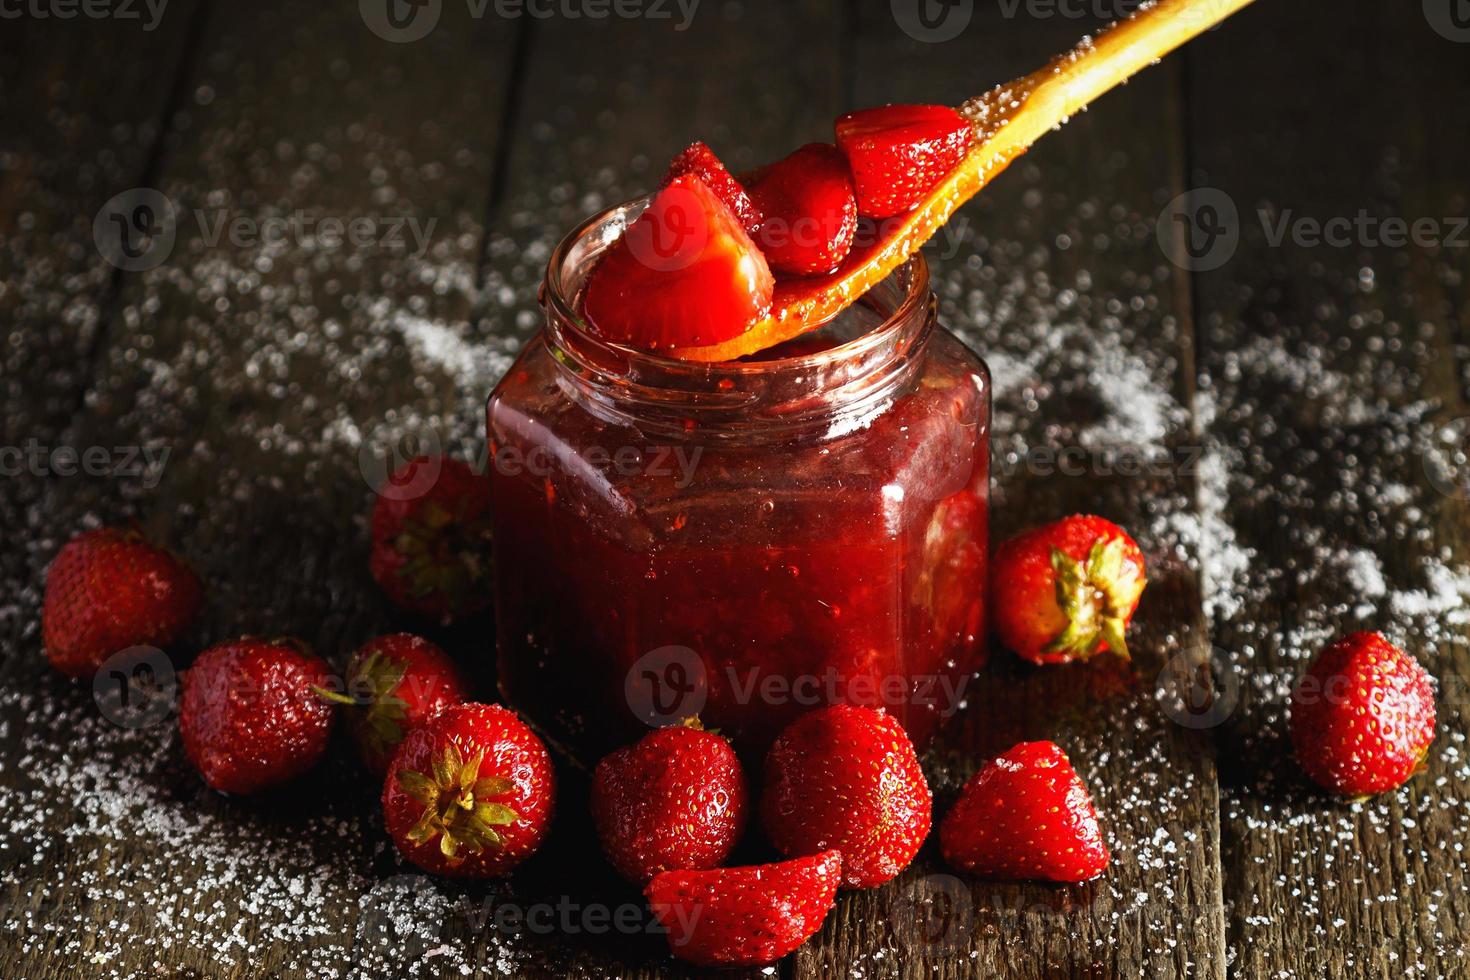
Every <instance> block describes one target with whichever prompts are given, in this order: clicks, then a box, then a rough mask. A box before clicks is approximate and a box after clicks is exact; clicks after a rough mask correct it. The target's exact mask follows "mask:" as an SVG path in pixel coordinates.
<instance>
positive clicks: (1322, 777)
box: [1290, 633, 1435, 797]
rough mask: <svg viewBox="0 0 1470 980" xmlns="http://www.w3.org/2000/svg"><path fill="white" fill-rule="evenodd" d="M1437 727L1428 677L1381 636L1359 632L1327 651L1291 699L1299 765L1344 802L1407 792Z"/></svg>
mask: <svg viewBox="0 0 1470 980" xmlns="http://www.w3.org/2000/svg"><path fill="white" fill-rule="evenodd" d="M1434 725H1435V712H1434V689H1433V687H1432V686H1431V683H1430V678H1429V674H1428V673H1427V672H1426V671H1425V670H1424V667H1423V666H1422V665H1421V664H1420V663H1419V661H1417V660H1415V659H1414V658H1413V657H1411V656H1409V655H1408V654H1407V653H1405V652H1404V651H1402V650H1400V649H1399V648H1398V647H1396V646H1394V645H1393V644H1392V643H1389V642H1388V641H1387V640H1385V639H1384V638H1383V637H1382V636H1380V635H1379V634H1377V633H1353V634H1351V635H1349V636H1345V637H1343V638H1342V639H1340V640H1338V641H1337V642H1336V643H1333V644H1332V645H1331V646H1329V647H1327V648H1326V649H1325V650H1323V651H1322V652H1321V653H1320V654H1318V655H1317V658H1316V659H1315V660H1314V661H1313V662H1312V665H1311V666H1310V667H1309V668H1307V672H1306V673H1305V674H1303V675H1302V677H1301V678H1300V679H1299V680H1298V681H1297V683H1296V686H1295V687H1294V688H1293V689H1292V692H1291V725H1290V728H1291V741H1292V745H1293V746H1294V747H1295V749H1296V757H1297V761H1298V762H1299V763H1301V767H1302V769H1304V770H1305V771H1306V773H1307V775H1308V776H1310V777H1311V778H1312V779H1313V780H1314V781H1315V782H1317V783H1318V784H1319V785H1321V786H1323V787H1325V788H1326V789H1329V790H1331V791H1332V792H1334V793H1337V794H1339V795H1342V796H1347V797H1366V796H1371V795H1373V794H1374V793H1382V792H1385V791H1387V790H1391V789H1397V788H1398V787H1400V786H1402V785H1403V784H1404V783H1405V782H1407V781H1408V779H1409V777H1410V776H1413V775H1414V774H1415V773H1417V772H1419V771H1420V770H1421V769H1423V768H1424V757H1425V755H1427V754H1428V752H1429V745H1430V743H1431V742H1433V741H1434Z"/></svg>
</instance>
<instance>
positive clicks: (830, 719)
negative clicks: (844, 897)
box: [761, 704, 932, 888]
mask: <svg viewBox="0 0 1470 980" xmlns="http://www.w3.org/2000/svg"><path fill="white" fill-rule="evenodd" d="M931 804H932V800H931V798H930V795H929V784H928V783H927V782H925V781H924V773H923V772H922V771H921V770H920V769H919V760H918V757H917V756H916V755H915V754H914V746H913V743H912V742H910V741H909V737H908V735H907V734H905V732H904V730H903V728H902V727H901V726H900V725H899V723H898V722H897V721H895V720H894V719H893V717H892V716H891V715H889V714H888V713H887V712H885V711H884V710H883V709H882V708H860V707H854V706H852V705H845V704H838V705H832V706H830V707H826V708H819V709H817V710H816V711H811V712H808V713H807V714H805V715H802V716H801V717H800V718H798V719H796V721H794V722H792V723H791V724H790V725H788V726H787V727H786V730H785V731H783V732H782V733H781V735H780V737H779V738H777V739H776V741H775V743H774V744H773V745H772V746H771V749H770V751H769V752H768V753H767V755H766V778H765V792H764V793H763V794H762V796H761V821H762V823H763V824H764V826H765V829H766V836H768V837H769V838H770V839H771V843H773V844H775V845H776V848H777V850H779V851H781V853H783V854H786V855H788V856H795V855H799V854H816V853H817V852H819V851H824V850H826V849H828V848H836V849H837V850H839V851H841V852H842V874H843V878H842V883H843V885H844V886H846V887H849V888H871V887H872V886H874V885H881V884H882V883H883V882H885V881H888V880H889V879H890V878H893V877H894V876H895V875H897V874H898V873H899V872H900V871H902V870H903V869H904V868H906V867H907V866H908V864H909V862H910V861H912V860H913V859H914V855H915V854H917V853H918V851H919V847H920V845H922V844H923V843H924V837H925V836H926V835H927V834H928V833H929V819H930V809H931Z"/></svg>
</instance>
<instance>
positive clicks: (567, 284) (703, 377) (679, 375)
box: [541, 198, 934, 428]
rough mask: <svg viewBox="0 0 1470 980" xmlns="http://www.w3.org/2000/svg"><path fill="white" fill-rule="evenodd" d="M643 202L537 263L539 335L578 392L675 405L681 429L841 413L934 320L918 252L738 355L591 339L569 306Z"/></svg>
mask: <svg viewBox="0 0 1470 980" xmlns="http://www.w3.org/2000/svg"><path fill="white" fill-rule="evenodd" d="M647 203H648V201H647V198H644V199H642V200H639V201H634V202H630V203H628V204H623V205H619V206H617V207H613V208H609V209H608V210H606V211H603V212H601V213H600V214H596V215H593V216H592V217H591V218H589V219H587V220H586V221H584V222H583V223H582V224H581V225H579V226H578V227H576V228H575V229H573V230H572V231H571V232H570V233H569V234H568V235H567V236H566V237H565V238H564V239H563V240H562V241H561V243H560V244H559V245H558V246H557V247H556V249H555V251H553V253H552V255H551V260H550V262H549V263H548V265H547V270H546V281H545V283H544V284H543V285H542V292H541V302H542V306H543V308H544V310H545V312H546V323H547V342H548V344H549V345H550V347H551V349H552V352H553V353H554V354H555V355H556V357H557V360H558V362H559V363H560V364H561V365H562V366H563V368H564V369H565V370H566V371H567V372H568V374H569V376H570V377H571V378H572V379H574V381H575V383H576V386H577V388H578V389H579V390H581V391H582V392H583V393H585V394H588V395H590V396H594V397H596V398H598V400H615V401H617V402H620V403H623V406H624V407H625V408H630V409H636V408H639V407H641V408H642V409H645V410H646V409H649V408H651V407H653V406H662V407H663V408H666V409H670V410H675V409H676V406H677V409H676V410H677V411H680V412H683V413H685V418H684V421H683V423H682V424H683V425H684V426H685V427H686V428H687V427H688V425H689V424H690V422H691V421H692V422H694V423H695V424H698V423H700V422H717V421H725V422H731V421H735V420H736V419H739V420H741V421H746V422H755V421H759V420H761V419H768V420H769V419H778V418H779V419H786V420H791V419H795V418H800V417H805V416H807V415H810V414H813V413H822V412H826V413H828V414H831V413H834V412H837V413H844V414H845V413H846V410H847V409H849V408H853V409H859V408H862V407H864V406H868V407H871V404H872V403H873V402H874V401H875V400H876V399H878V398H879V397H880V396H882V395H883V394H884V393H885V392H888V391H889V390H890V389H892V388H893V387H894V386H895V385H898V384H900V383H901V382H902V380H903V379H904V378H905V377H906V376H907V375H909V374H911V373H912V370H911V368H912V365H913V364H914V363H915V361H916V360H917V354H918V353H919V351H920V350H921V349H922V347H923V344H924V343H925V341H926V340H927V337H928V333H929V330H930V328H931V326H932V324H933V320H934V297H933V294H932V293H931V292H930V289H929V270H928V265H927V264H926V263H925V261H924V258H923V256H922V255H918V254H916V255H914V256H913V258H911V259H910V260H909V261H908V262H906V263H904V265H903V266H901V267H900V268H899V269H897V270H896V271H895V272H893V273H892V274H891V275H889V276H888V277H887V278H886V279H884V280H883V281H882V282H881V283H879V284H878V285H877V286H875V287H873V288H872V289H870V290H869V291H868V292H867V293H865V294H864V295H863V296H862V297H861V298H860V299H859V300H858V301H857V302H855V303H853V304H852V305H851V306H849V307H848V308H847V310H845V311H843V313H841V314H839V315H838V316H837V317H834V318H833V319H832V320H830V321H828V322H827V323H825V324H823V325H822V326H821V327H820V328H818V329H816V330H813V331H811V332H810V333H808V334H804V335H802V337H800V338H797V340H796V341H788V342H787V343H786V344H782V345H778V346H777V347H775V348H772V349H771V350H770V351H766V352H762V353H760V354H756V355H752V356H751V357H749V358H745V359H741V360H738V361H725V362H720V363H713V364H707V363H700V362H691V361H681V360H677V359H674V358H671V357H666V356H663V355H660V354H657V353H650V352H647V351H640V350H635V349H633V348H629V347H624V346H622V345H619V344H614V343H610V342H608V341H606V340H603V339H602V338H600V337H598V336H597V335H596V334H595V333H593V332H592V330H591V329H590V327H589V326H588V324H587V322H586V320H585V319H584V318H583V316H582V314H581V311H580V310H579V305H580V294H581V291H582V289H583V287H584V285H585V284H586V281H587V277H588V276H589V274H590V273H591V271H592V268H593V266H594V265H595V264H596V262H597V259H598V257H599V256H600V255H601V254H602V252H603V251H605V250H606V249H607V248H608V247H609V246H611V245H612V243H613V242H615V241H616V240H617V239H618V238H619V237H620V236H621V235H622V234H623V231H624V230H625V229H626V228H627V226H628V225H629V224H631V223H632V222H633V221H634V220H636V219H637V217H638V215H639V214H640V213H642V211H643V208H644V207H645V206H646V205H647ZM814 345H815V348H816V349H814V350H808V349H807V348H810V347H813V346H814ZM620 414H621V413H620ZM727 414H728V415H729V416H730V417H729V418H725V419H722V416H724V415H727Z"/></svg>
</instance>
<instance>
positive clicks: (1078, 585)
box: [990, 514, 1148, 664]
mask: <svg viewBox="0 0 1470 980" xmlns="http://www.w3.org/2000/svg"><path fill="white" fill-rule="evenodd" d="M1147 583H1148V579H1147V577H1146V576H1145V574H1144V565H1143V552H1141V551H1139V549H1138V545H1137V544H1136V543H1135V542H1134V540H1133V539H1132V538H1131V537H1129V536H1128V532H1126V531H1124V530H1123V529H1122V528H1121V527H1119V526H1118V525H1116V524H1114V523H1113V522H1111V521H1106V520H1103V519H1102V518H1101V517H1091V516H1087V515H1082V514H1078V515H1074V516H1072V517H1068V518H1064V519H1063V520H1060V521H1056V522H1055V523H1052V524H1047V525H1045V526H1044V527H1038V528H1035V529H1034V530H1031V531H1027V532H1026V533H1024V534H1021V535H1018V536H1017V537H1014V538H1011V539H1010V540H1009V541H1007V542H1005V543H1004V544H1002V545H1001V546H1000V547H999V548H997V549H995V557H994V559H993V560H992V562H991V565H990V604H991V610H992V614H993V616H994V619H995V631H996V634H997V635H998V636H999V637H1000V641H1001V642H1002V643H1004V644H1005V645H1006V646H1007V647H1009V648H1010V649H1012V650H1014V651H1015V652H1016V653H1017V654H1019V655H1020V656H1022V657H1025V658H1026V659H1027V660H1031V661H1034V662H1035V663H1041V664H1046V663H1066V662H1068V661H1071V660H1086V659H1087V658H1089V657H1091V656H1093V655H1094V654H1097V653H1101V652H1102V651H1104V650H1111V651H1112V652H1114V653H1116V654H1118V655H1119V656H1122V657H1126V656H1128V644H1127V642H1126V641H1125V640H1124V638H1123V636H1124V633H1125V632H1126V631H1127V629H1128V623H1129V622H1130V621H1131V620H1132V619H1133V611H1134V610H1135V609H1137V608H1138V599H1139V596H1141V595H1143V587H1144V586H1145V585H1146V584H1147Z"/></svg>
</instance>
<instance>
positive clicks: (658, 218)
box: [582, 174, 775, 351]
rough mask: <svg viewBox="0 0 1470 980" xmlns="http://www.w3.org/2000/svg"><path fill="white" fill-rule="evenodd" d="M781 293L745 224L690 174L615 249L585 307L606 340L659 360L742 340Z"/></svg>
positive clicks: (600, 267)
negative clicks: (664, 353)
mask: <svg viewBox="0 0 1470 980" xmlns="http://www.w3.org/2000/svg"><path fill="white" fill-rule="evenodd" d="M774 287H775V281H774V279H773V278H772V276H771V269H770V267H769V266H768V265H767V264H766V258H765V256H764V255H762V254H761V250H760V249H759V248H757V247H756V245H755V242H753V241H751V239H750V235H748V234H747V233H746V231H745V228H744V227H743V226H742V225H741V223H740V219H739V218H738V217H737V216H736V215H735V213H734V212H733V211H732V210H731V209H730V208H729V207H728V206H727V205H726V204H725V202H724V201H722V200H721V199H720V197H719V196H718V195H717V194H716V193H715V192H714V191H713V190H711V189H710V187H709V185H708V184H706V183H705V182H704V181H703V180H701V179H700V178H699V177H697V176H695V175H694V174H685V175H683V176H679V177H675V178H674V179H673V180H671V181H669V183H668V184H667V185H666V186H665V187H664V188H663V189H662V190H660V191H659V192H658V193H657V194H655V195H654V197H653V200H652V201H650V202H649V204H648V207H647V208H645V209H644V211H643V213H642V214H641V215H639V216H638V220H636V221H634V222H633V224H632V225H630V226H629V227H628V230H627V231H626V232H624V233H623V237H622V238H619V239H618V240H617V241H616V242H614V243H613V244H612V245H611V246H610V247H609V248H608V250H607V252H606V254H604V255H603V256H602V258H601V259H600V260H599V261H598V263H597V265H596V267H595V268H593V270H592V275H591V276H590V277H589V278H588V281H587V289H586V292H585V294H584V296H583V300H582V303H583V310H584V312H585V313H586V315H587V319H588V320H589V321H590V322H591V326H592V329H593V332H594V333H596V334H597V335H598V336H600V337H602V338H604V339H606V340H609V341H612V342H613V343H617V344H625V345H627V346H629V347H636V348H639V349H642V350H653V351H658V350H667V349H669V348H672V347H690V346H698V345H708V344H720V343H725V342H728V341H730V340H732V339H734V338H736V337H738V336H740V335H741V334H742V333H745V332H746V330H748V329H749V326H750V324H751V323H752V322H754V321H756V320H759V319H760V318H761V317H764V316H765V315H766V313H767V312H768V311H769V310H770V308H771V295H772V290H773V289H774Z"/></svg>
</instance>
